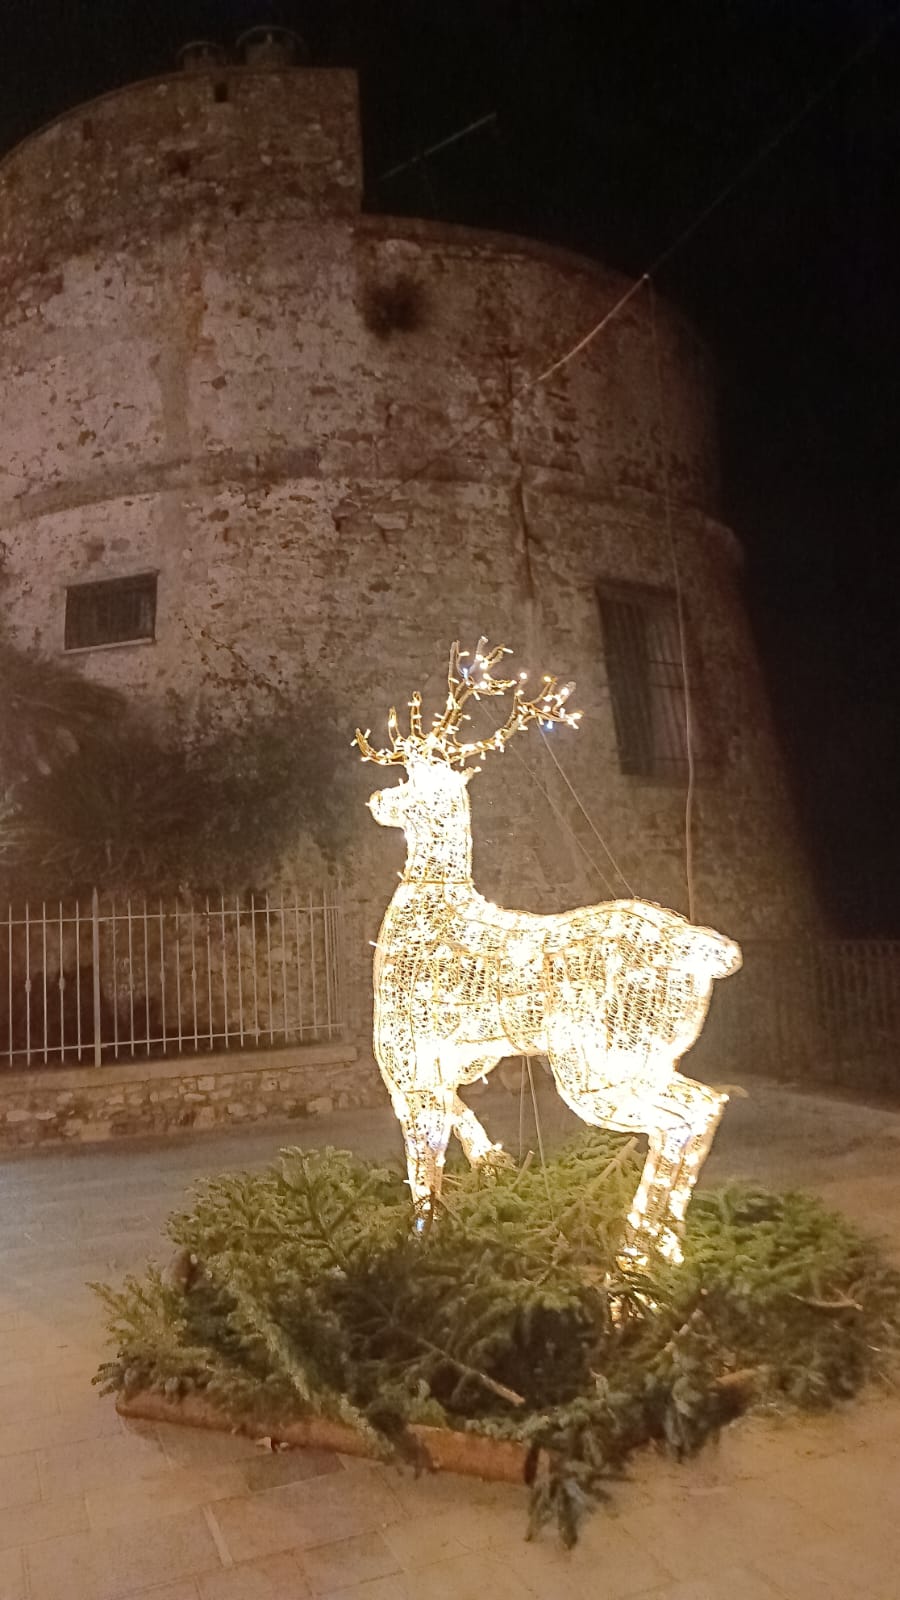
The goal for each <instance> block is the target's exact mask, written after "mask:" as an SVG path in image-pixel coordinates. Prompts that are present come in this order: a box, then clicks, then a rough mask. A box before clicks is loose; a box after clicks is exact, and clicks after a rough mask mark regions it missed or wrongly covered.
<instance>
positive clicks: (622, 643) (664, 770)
mask: <svg viewBox="0 0 900 1600" xmlns="http://www.w3.org/2000/svg"><path fill="white" fill-rule="evenodd" d="M598 600H599V604H600V619H601V623H602V626H603V636H604V643H605V647H606V666H607V674H608V680H609V691H610V696H611V699H612V709H613V720H614V723H615V729H616V742H617V744H618V747H619V761H620V764H621V767H622V771H623V772H624V773H627V774H629V775H631V776H635V777H648V778H678V777H681V776H683V774H684V773H685V772H686V770H687V733H686V724H685V691H684V673H683V670H682V660H681V641H680V638H679V629H678V611H677V608H676V603H675V596H674V595H673V594H672V593H671V592H670V591H669V590H667V589H652V588H645V587H643V586H639V585H634V586H616V587H611V588H608V587H606V586H600V587H599V588H598ZM692 726H693V732H694V745H695V749H694V754H695V757H696V756H697V755H698V754H702V752H700V751H698V748H697V745H698V743H699V742H700V741H699V740H698V734H700V733H702V729H700V728H699V727H698V726H697V719H696V715H695V716H694V718H693V719H692Z"/></svg>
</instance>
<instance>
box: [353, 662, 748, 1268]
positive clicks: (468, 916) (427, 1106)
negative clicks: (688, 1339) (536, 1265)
mask: <svg viewBox="0 0 900 1600" xmlns="http://www.w3.org/2000/svg"><path fill="white" fill-rule="evenodd" d="M465 654H466V652H460V649H459V645H458V644H455V645H454V646H453V647H452V649H451V652H450V667H449V672H448V691H447V701H446V705H445V708H444V711H443V713H442V714H441V715H440V716H437V717H435V718H434V719H433V721H432V723H431V726H430V728H429V731H428V732H427V733H426V732H424V730H423V725H422V714H421V713H422V697H421V695H420V694H419V693H416V694H414V695H413V697H412V700H411V701H410V731H409V733H408V734H401V733H400V730H399V725H398V722H397V715H396V711H394V710H393V709H392V710H391V713H390V716H389V718H388V730H389V734H390V740H391V746H390V749H387V750H376V749H375V748H374V747H373V746H372V745H371V744H370V743H369V735H368V733H361V732H359V731H357V735H356V743H357V745H358V746H359V749H360V751H361V753H362V755H363V758H364V760H366V761H375V762H377V763H379V764H380V765H382V766H402V767H404V769H405V771H406V775H407V781H406V782H404V783H400V784H398V785H397V786H396V787H395V788H392V789H380V790H378V791H377V793H375V794H373V795H372V796H371V798H370V800H369V806H370V808H371V811H372V815H373V816H374V817H375V820H376V821H377V822H380V823H382V824H384V825H385V826H390V827H399V828H402V829H403V830H404V832H405V834H406V839H407V859H406V866H405V869H404V871H403V872H402V873H401V875H400V883H399V885H398V887H397V890H396V892H395V894H394V898H393V900H392V901H391V904H390V906H389V907H388V910H387V913H386V915H385V918H384V921H383V923H382V925H381V931H380V933H379V936H378V941H377V944H376V947H375V1040H374V1043H375V1056H376V1059H377V1061H378V1065H379V1067H380V1070H381V1073H382V1076H383V1078H384V1080H385V1083H386V1084H387V1087H388V1090H389V1092H390V1095H391V1101H392V1104H393V1107H394V1111H395V1113H396V1115H397V1117H398V1118H399V1120H400V1122H401V1124H402V1127H403V1134H404V1139H405V1143H406V1154H407V1164H408V1169H409V1184H410V1189H411V1191H412V1195H413V1199H414V1202H415V1206H416V1210H417V1213H418V1215H419V1219H420V1222H421V1218H422V1217H423V1216H425V1215H427V1214H428V1212H430V1211H431V1209H432V1207H433V1204H434V1200H435V1198H436V1197H437V1196H438V1195H439V1194H440V1189H441V1178H442V1169H443V1163H444V1155H445V1151H446V1148H447V1143H448V1140H449V1138H450V1134H451V1133H453V1132H455V1133H456V1135H457V1137H458V1138H459V1140H460V1142H461V1144H462V1146H463V1149H464V1151H465V1153H466V1156H467V1158H468V1159H469V1161H470V1162H471V1163H472V1164H473V1165H479V1164H481V1163H486V1162H487V1163H489V1162H491V1161H496V1160H497V1159H498V1157H499V1154H500V1147H499V1146H498V1145H495V1144H493V1143H492V1141H491V1140H490V1139H489V1138H488V1136H487V1134H486V1133H485V1131H484V1129H483V1128H482V1126H481V1124H480V1122H479V1121H478V1118H477V1117H476V1116H475V1114H474V1112H472V1111H470V1109H469V1107H468V1106H466V1105H465V1104H464V1102H463V1101H462V1100H461V1099H460V1097H459V1094H458V1090H459V1087H460V1085H462V1084H466V1083H471V1082H473V1081H474V1080H475V1079H476V1078H480V1077H482V1076H483V1075H484V1074H485V1073H486V1072H489V1071H490V1070H491V1068H492V1067H494V1066H496V1064H497V1062H498V1061H500V1060H501V1059H502V1058H503V1057H504V1056H510V1055H522V1056H534V1055H546V1056H547V1058H548V1060H549V1062H550V1066H551V1069H552V1071H553V1075H554V1078H555V1080H556V1084H557V1087H558V1089H559V1092H560V1095H561V1096H562V1098H563V1099H564V1100H565V1102H566V1104H567V1105H569V1106H570V1107H571V1109H572V1110H573V1111H574V1112H575V1113H576V1115H578V1116H579V1117H581V1118H582V1120H583V1121H585V1122H588V1123H591V1124H592V1125H594V1126H598V1127H605V1128H614V1129H618V1130H621V1131H623V1132H631V1131H634V1132H642V1133H646V1134H647V1136H648V1140H649V1150H648V1153H647V1159H646V1162H645V1165H644V1170H643V1173H642V1175H641V1180H640V1183H639V1185H638V1189H637V1193H636V1194H635V1197H634V1200H633V1202H632V1208H631V1210H630V1212H629V1214H628V1219H627V1223H626V1227H625V1236H624V1240H623V1244H622V1249H621V1252H620V1256H621V1259H622V1261H623V1263H624V1264H626V1265H629V1266H633V1267H635V1268H642V1267H646V1266H647V1265H648V1263H649V1262H650V1259H651V1257H652V1256H653V1255H654V1254H658V1255H660V1256H662V1257H663V1258H664V1259H665V1260H668V1261H673V1262H677V1261H679V1260H680V1259H681V1248H680V1244H679V1236H680V1233H681V1230H682V1227H683V1221H684V1215H685V1212H686V1210H687V1205H688V1201H689V1200H690V1195H691V1191H692V1189H693V1186H694V1184H695V1183H696V1181H697V1177H698V1175H699V1172H700V1168H701V1167H702V1165H703V1162H704V1160H705V1159H706V1156H707V1154H708V1152H709V1148H710V1145H711V1144H712V1140H713V1136H714V1134H715V1130H716V1127H717V1125H718V1122H719V1118H720V1117H721V1114H722V1111H723V1109H724V1106H725V1104H726V1102H727V1098H728V1097H727V1095H724V1094H720V1093H718V1092H717V1091H716V1090H714V1089H711V1088H708V1087H707V1086H706V1085H705V1084H700V1083H695V1082H693V1081H692V1080H691V1079H689V1078H685V1077H683V1076H682V1075H681V1074H680V1073H679V1072H678V1070H677V1064H678V1062H679V1061H680V1059H681V1057H682V1056H683V1054H684V1052H685V1051H686V1050H687V1049H688V1048H689V1047H690V1046H691V1045H692V1044H693V1043H694V1041H695V1039H696V1038H697V1036H698V1034H699V1033H700V1030H701V1028H702V1026H703V1021H704V1018H705V1016H706V1011H707V1007H708V1005H709V997H710V992H711V989H712V984H713V981H714V979H715V978H719V977H724V976H726V975H727V974H728V973H731V972H735V971H737V969H738V967H739V966H740V963H741V956H740V951H739V949H738V947H737V945H736V944H734V943H733V942H732V941H731V940H730V939H727V938H725V937H724V936H723V935H721V934H718V933H715V932H713V930H712V929H710V928H697V927H694V926H692V925H691V924H690V923H688V922H686V921H685V919H684V918H683V917H680V916H679V915H678V914H677V913H676V912H674V911H666V910H664V909H663V908H662V907H661V906H658V905H654V904H652V903H651V902H650V901H646V900H614V901H609V902H607V903H604V904H600V905H596V906H586V907H582V908H580V909H579V910H576V911H568V912H563V913H560V914H557V915H553V916H534V915H532V914H531V913H529V912H523V911H506V910H504V909H503V908H501V907H500V906H495V905H492V904H491V903H490V902H489V901H487V900H485V899H484V898H483V897H482V896H481V895H480V894H479V893H478V892H477V890H476V889H475V886H474V884H473V881H472V837H471V823H470V813H469V798H468V792H467V786H468V783H469V780H470V778H471V777H472V776H473V775H474V772H476V771H477V770H478V768H477V767H476V768H472V767H470V766H468V765H467V763H468V762H469V761H470V759H471V758H472V757H474V756H483V755H487V754H488V753H489V752H490V751H491V750H495V749H496V750H501V751H502V750H503V749H505V747H506V745H507V743H508V742H509V740H510V739H511V738H512V736H513V734H515V733H518V732H519V731H520V730H522V729H524V728H526V727H527V726H528V725H529V724H531V723H537V724H538V725H543V726H549V727H552V726H553V725H555V724H559V723H564V724H566V725H567V726H569V727H577V725H578V721H579V718H580V716H581V713H580V712H577V711H574V712H572V711H568V710H566V708H565V702H566V700H567V698H568V696H569V694H570V692H571V690H572V688H573V687H574V686H573V685H572V684H566V685H565V687H564V688H563V689H558V688H557V680H556V679H555V678H553V677H551V676H550V675H549V674H548V675H545V676H544V677H543V678H542V680H541V683H542V687H541V689H540V691H539V693H538V694H537V696H536V697H535V699H534V700H526V699H525V696H524V692H523V689H522V682H523V680H524V676H525V675H524V674H522V673H520V674H519V675H518V677H517V678H512V679H501V678H497V679H495V678H493V677H492V676H491V674H492V670H493V668H494V667H495V666H496V665H497V663H498V662H499V661H500V660H501V658H502V657H503V656H504V655H506V654H508V651H507V650H506V649H505V647H502V646H501V647H499V648H496V649H490V650H489V649H488V647H487V641H486V640H484V639H482V640H479V643H478V648H477V651H476V657H475V659H476V662H477V665H478V669H479V674H480V676H479V679H478V683H477V685H476V684H475V683H473V682H472V680H471V678H470V676H469V673H468V671H467V669H466V668H465V667H463V666H462V665H461V661H460V657H461V655H465ZM472 696H476V697H480V696H485V697H487V696H491V697H502V696H511V701H512V703H511V709H510V712H509V715H508V717H507V719H506V721H505V722H504V723H503V724H502V726H501V727H500V728H498V729H497V730H496V732H495V733H493V734H492V735H489V736H488V737H486V738H485V739H479V740H471V739H469V740H466V739H461V738H460V737H459V733H460V730H461V726H462V723H463V721H464V720H466V718H465V712H464V707H465V705H466V702H467V701H468V700H469V699H470V698H471V697H472Z"/></svg>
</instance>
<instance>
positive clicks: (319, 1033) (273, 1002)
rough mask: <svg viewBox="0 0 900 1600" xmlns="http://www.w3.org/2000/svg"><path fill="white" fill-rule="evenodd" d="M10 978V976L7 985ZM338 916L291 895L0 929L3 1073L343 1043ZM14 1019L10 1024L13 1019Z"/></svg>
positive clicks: (112, 906)
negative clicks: (339, 1039)
mask: <svg viewBox="0 0 900 1600" xmlns="http://www.w3.org/2000/svg"><path fill="white" fill-rule="evenodd" d="M4 968H5V971H4ZM343 969H344V939H343V912H342V908H341V907H340V906H339V905H337V904H336V903H335V902H334V901H333V900H331V899H330V898H329V896H328V895H327V894H323V893H319V894H317V895H315V896H314V895H312V894H307V895H303V894H301V893H299V892H298V891H297V890H294V889H284V890H281V889H279V890H276V891H274V892H271V891H270V892H268V893H264V894H261V895H251V896H250V897H249V899H247V898H236V897H234V896H224V895H220V896H217V897H207V898H206V899H204V900H203V901H202V902H200V903H198V902H196V901H193V902H186V901H183V900H176V901H172V902H168V903H166V902H163V901H161V900H145V899H140V900H137V899H126V900H118V899H114V898H112V897H108V898H105V897H101V896H100V895H99V894H98V893H97V892H96V891H95V892H94V894H93V895H92V896H91V898H90V899H89V900H86V901H85V900H82V901H76V902H74V903H72V904H68V905H66V904H63V903H62V902H61V901H55V902H52V903H48V902H46V901H43V902H41V903H40V905H34V904H26V905H25V906H24V908H23V909H20V910H17V909H14V908H13V907H12V906H10V907H8V910H7V915H6V917H5V918H0V1062H5V1064H6V1065H7V1066H8V1067H20V1068H21V1067H37V1066H53V1065H56V1066H61V1065H71V1066H76V1065H77V1064H78V1063H79V1062H81V1063H83V1064H85V1065H89V1064H91V1063H94V1064H95V1065H97V1066H100V1065H101V1064H102V1063H103V1062H105V1061H113V1060H121V1059H124V1058H130V1057H137V1056H143V1057H147V1056H174V1055H182V1054H185V1053H192V1054H193V1053H197V1052H200V1051H203V1050H232V1049H238V1050H247V1049H253V1048H255V1047H257V1046H262V1047H269V1048H271V1047H274V1046H277V1045H282V1044H292V1043H294V1044H300V1043H311V1042H315V1041H323V1040H328V1039H333V1038H336V1037H338V1036H339V1035H340V1034H341V1033H342V1031H343V1028H344V989H345V985H344V979H343ZM4 1012H5V1015H4Z"/></svg>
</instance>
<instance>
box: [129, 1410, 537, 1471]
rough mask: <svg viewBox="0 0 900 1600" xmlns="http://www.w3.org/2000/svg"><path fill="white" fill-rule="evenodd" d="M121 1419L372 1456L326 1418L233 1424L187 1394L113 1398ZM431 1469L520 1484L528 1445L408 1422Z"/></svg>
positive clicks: (356, 1437)
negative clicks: (280, 1424) (277, 1424)
mask: <svg viewBox="0 0 900 1600" xmlns="http://www.w3.org/2000/svg"><path fill="white" fill-rule="evenodd" d="M116 1410H117V1411H118V1413H119V1415H120V1416H121V1417H126V1418H131V1419H134V1420H135V1421H141V1422H174V1423H177V1424H178V1425H179V1426H181V1427H188V1428H208V1429H211V1430H213V1431H215V1432H217V1433H241V1434H244V1435H246V1436H247V1437H248V1438H251V1439H271V1441H272V1443H273V1444H286V1445H291V1446H293V1447H295V1448H300V1449H303V1448H305V1449H313V1450H334V1451H338V1452H340V1454H341V1455H345V1456H364V1457H367V1458H369V1459H377V1456H376V1452H375V1450H373V1448H372V1446H371V1445H370V1443H369V1441H368V1440H367V1439H365V1438H364V1437H363V1436H362V1434H359V1433H356V1432H355V1430H354V1429H353V1428H349V1427H347V1426H346V1424H345V1423H342V1422H332V1421H331V1419H330V1418H328V1417H305V1418H304V1419H303V1420H302V1421H301V1422H289V1423H287V1424H285V1425H284V1426H283V1427H277V1428H266V1427H265V1426H264V1425H263V1424H261V1423H260V1424H258V1425H257V1426H255V1427H250V1426H249V1425H247V1426H242V1427H237V1426H236V1425H235V1424H234V1423H233V1422H231V1421H229V1419H228V1417H226V1416H225V1414H224V1413H223V1412H221V1411H218V1410H217V1409H216V1408H215V1406H212V1405H210V1404H209V1403H208V1402H207V1401H206V1400H201V1399H198V1398H196V1397H194V1396H188V1397H187V1398H185V1399H182V1400H169V1399H167V1398H166V1396H165V1395H161V1394H154V1393H153V1392H152V1391H150V1390H144V1391H143V1392H142V1393H141V1394H137V1395H135V1396H134V1397H133V1399H131V1400H125V1399H122V1398H121V1397H119V1398H118V1399H117V1400H116ZM409 1431H410V1433H411V1434H412V1435H413V1437H414V1439H415V1440H416V1442H417V1444H418V1445H419V1446H420V1447H421V1450H422V1452H423V1455H424V1457H425V1460H426V1461H427V1463H428V1465H429V1466H430V1468H431V1470H432V1471H433V1472H457V1473H460V1474H462V1475H463V1476H465V1477H469V1478H483V1479H485V1480H487V1481H489V1482H491V1483H524V1481H525V1460H526V1457H527V1455H528V1447H527V1446H526V1445H524V1444H518V1443H516V1442H515V1441H514V1440H511V1439H489V1438H487V1437H486V1436H485V1435H484V1434H479V1433H459V1432H457V1430H456V1429H451V1428H427V1427H425V1426H423V1425H422V1424H421V1423H413V1424H412V1425H411V1427H410V1429H409Z"/></svg>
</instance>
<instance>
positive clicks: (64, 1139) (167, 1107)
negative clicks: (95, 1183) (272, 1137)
mask: <svg viewBox="0 0 900 1600" xmlns="http://www.w3.org/2000/svg"><path fill="white" fill-rule="evenodd" d="M384 1098H385V1096H384V1090H383V1088H382V1086H381V1079H380V1078H379V1076H378V1073H377V1072H376V1071H375V1069H374V1067H372V1066H371V1065H370V1066H369V1067H368V1069H367V1068H366V1066H365V1064H364V1063H363V1064H362V1065H360V1064H359V1063H358V1062H357V1053H356V1050H355V1049H354V1048H353V1046H352V1045H348V1044H332V1045H305V1046H297V1047H294V1048H288V1049H286V1050H278V1051H274V1050H271V1051H270V1050H261V1051H254V1052H253V1053H252V1054H234V1055H213V1054H210V1055H203V1056H197V1057H190V1058H181V1059H179V1060H174V1061H152V1062H146V1061H138V1062H133V1061H128V1062H115V1063H110V1064H109V1065H107V1066H103V1067H66V1068H61V1069H58V1070H53V1069H44V1070H43V1071H37V1072H3V1073H2V1074H0V1151H12V1150H21V1149H27V1148H34V1147H35V1146H39V1145H59V1144H79V1143H81V1144H87V1143H95V1142H98V1141H100V1140H106V1139H121V1138H135V1137H140V1136H141V1135H145V1136H146V1135H151V1134H173V1133H187V1132H192V1131H199V1130H203V1129H209V1128H224V1127H229V1126H235V1125H237V1124H238V1123H242V1122H248V1121H251V1120H254V1121H262V1120H265V1119H266V1118H271V1119H272V1120H273V1121H275V1120H279V1121H286V1120H291V1119H294V1118H297V1119H298V1120H300V1119H302V1118H305V1117H311V1116H316V1115H318V1114H322V1113H327V1112H331V1111H338V1110H346V1109H348V1108H349V1107H354V1106H369V1105H379V1104H383V1102H384Z"/></svg>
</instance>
